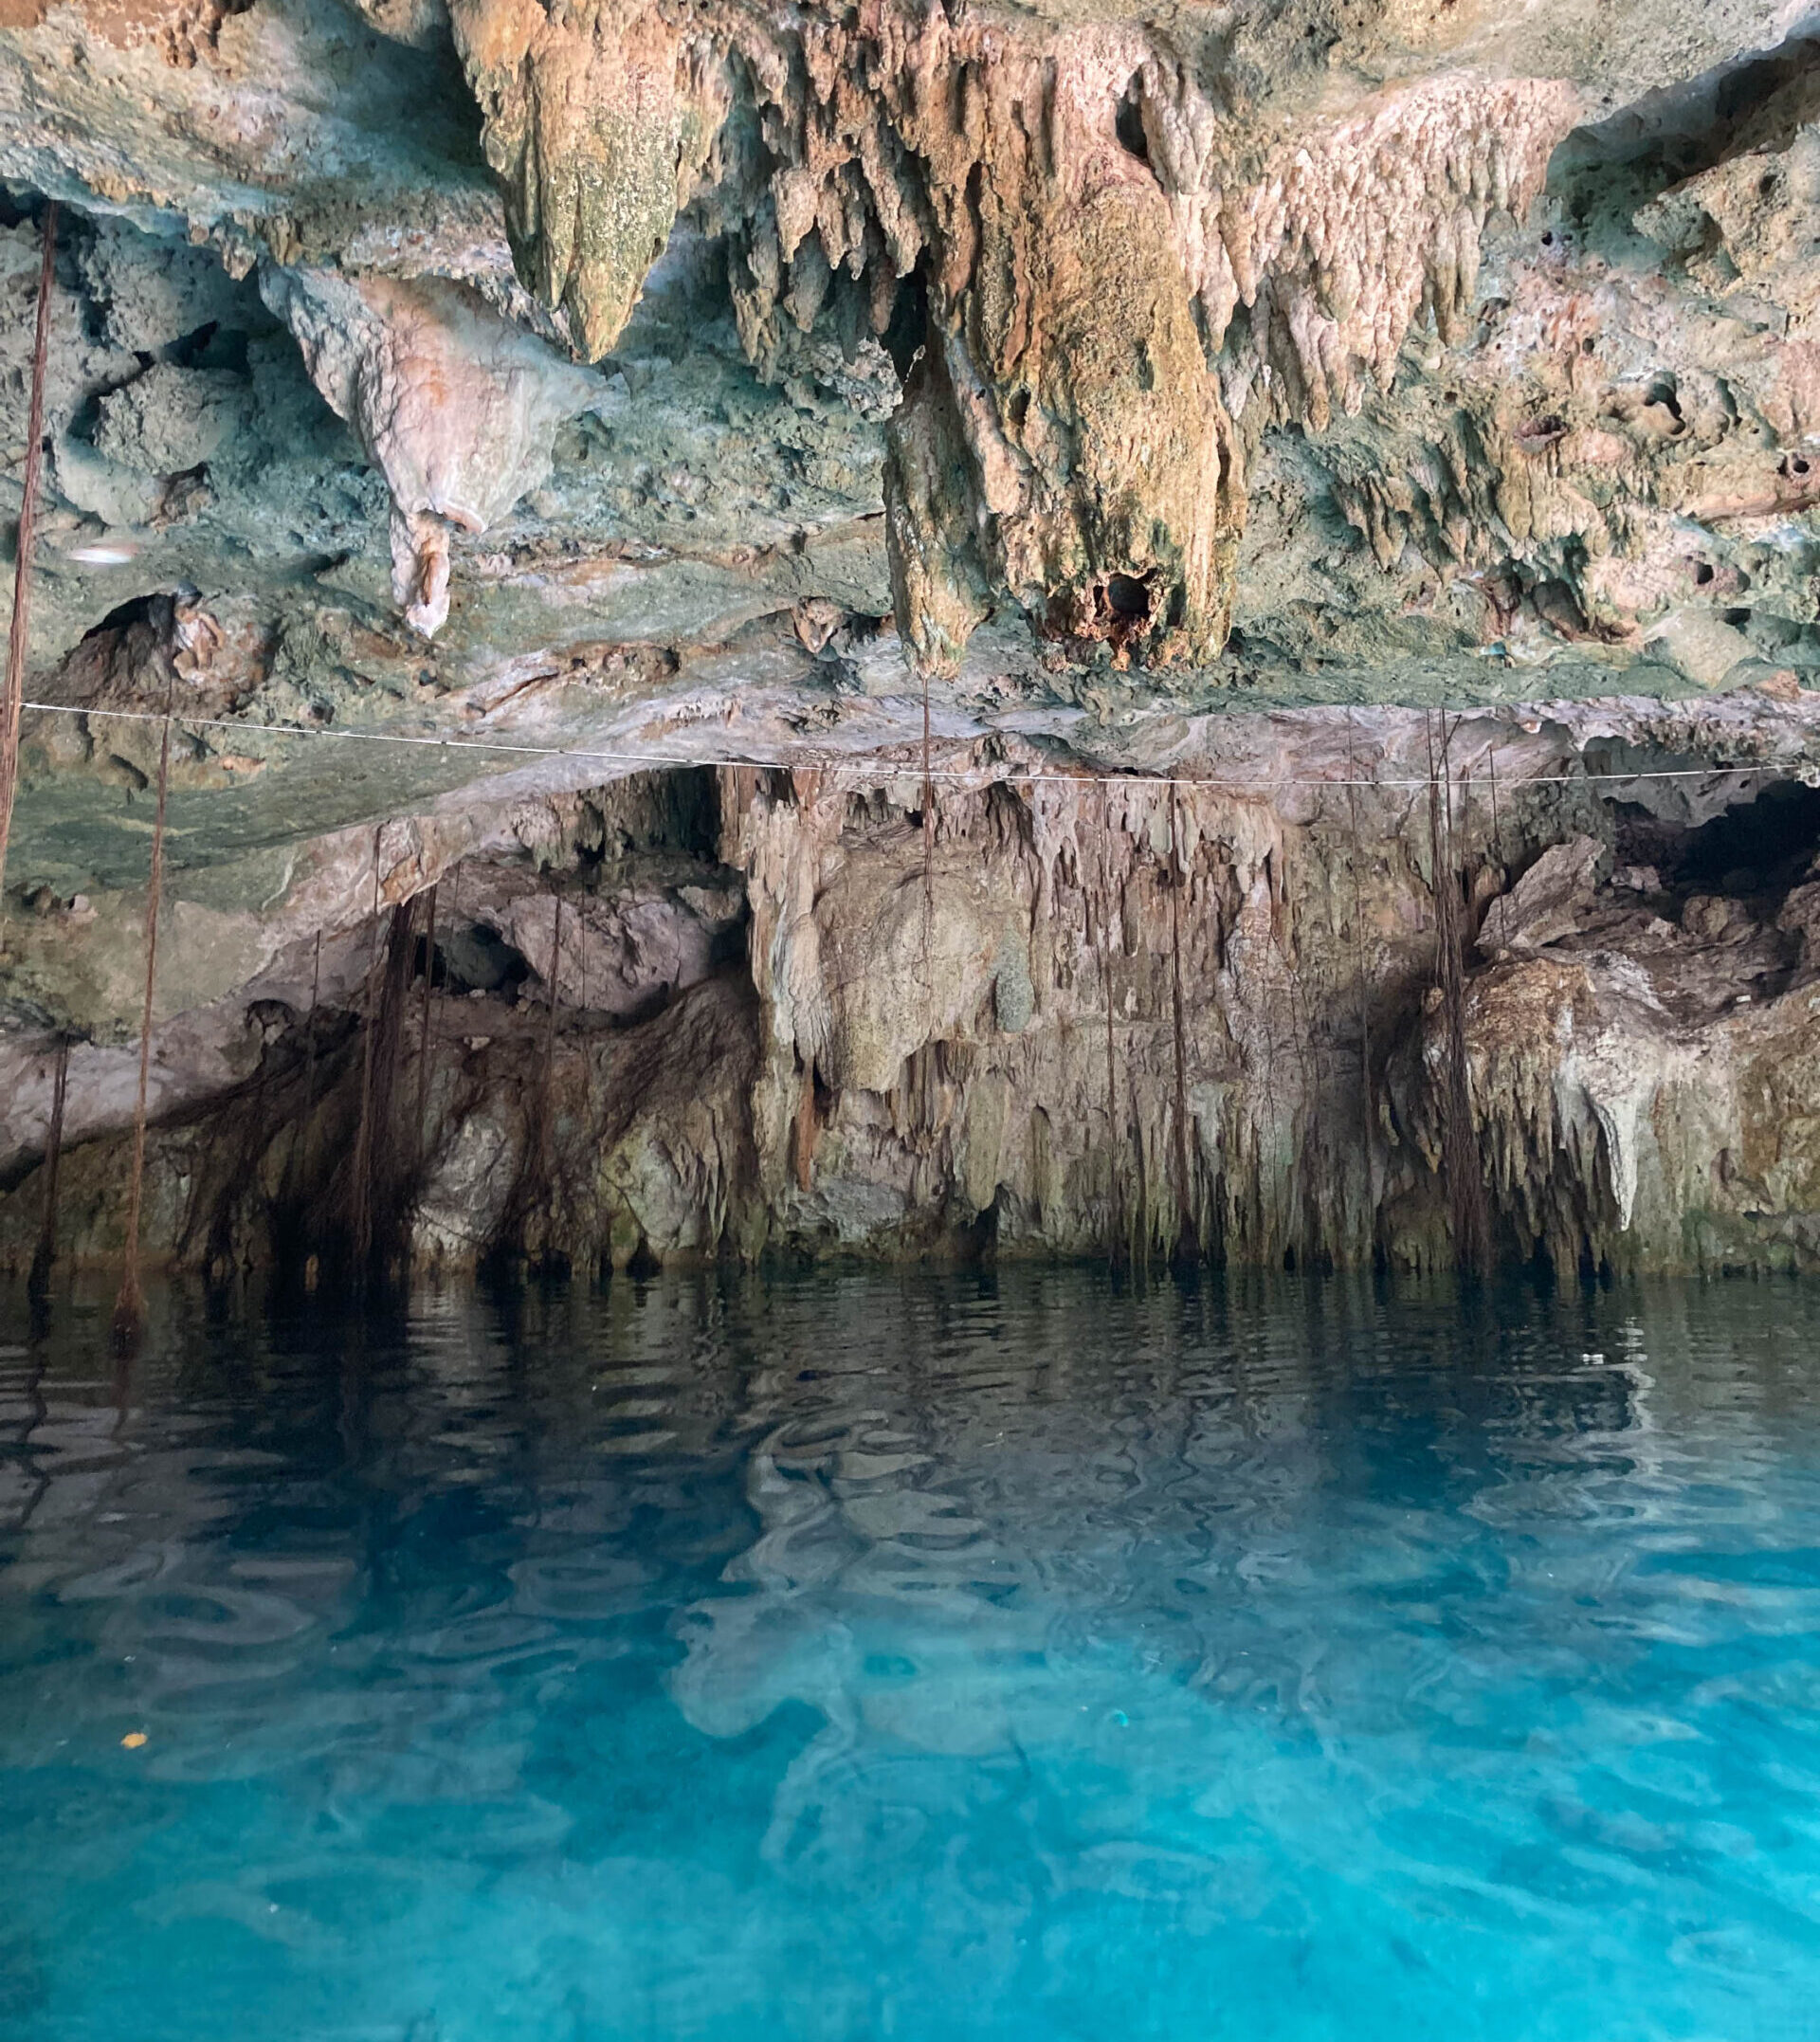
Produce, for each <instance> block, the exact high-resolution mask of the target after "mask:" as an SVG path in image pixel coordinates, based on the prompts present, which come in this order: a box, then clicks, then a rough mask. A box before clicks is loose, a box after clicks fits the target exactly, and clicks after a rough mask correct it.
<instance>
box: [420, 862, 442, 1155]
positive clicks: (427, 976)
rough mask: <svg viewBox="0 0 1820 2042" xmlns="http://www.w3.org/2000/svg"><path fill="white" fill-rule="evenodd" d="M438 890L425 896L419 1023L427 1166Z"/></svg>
mask: <svg viewBox="0 0 1820 2042" xmlns="http://www.w3.org/2000/svg"><path fill="white" fill-rule="evenodd" d="M436 891H437V889H436V887H435V886H434V885H433V884H432V885H431V886H430V888H429V890H428V893H426V895H425V896H424V999H423V1006H422V1008H421V1009H420V1010H419V1013H418V1021H417V1128H416V1150H415V1155H416V1162H417V1167H418V1168H419V1169H420V1170H421V1169H422V1168H423V1165H424V1139H425V1127H426V1123H427V1119H428V1112H429V995H430V992H431V981H432V980H433V979H434V978H435V976H436Z"/></svg>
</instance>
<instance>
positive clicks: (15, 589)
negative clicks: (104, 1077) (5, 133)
mask: <svg viewBox="0 0 1820 2042" xmlns="http://www.w3.org/2000/svg"><path fill="white" fill-rule="evenodd" d="M44 239H45V246H44V256H43V259H42V263H41V266H40V268H39V271H38V323H37V326H36V328H35V329H34V332H33V337H32V346H31V395H30V397H29V399H28V400H27V406H26V472H25V476H24V481H23V488H22V491H21V494H20V500H19V528H18V536H17V538H16V540H15V543H14V547H13V564H12V626H11V629H10V630H9V632H8V634H7V692H6V699H5V701H4V702H0V929H4V927H5V924H6V898H7V851H8V848H9V845H10V844H11V841H12V804H13V799H14V796H15V795H16V794H17V793H18V791H19V718H20V711H21V706H22V704H23V702H24V701H25V694H26V655H27V650H28V649H29V643H30V637H31V616H30V611H31V573H32V557H33V550H34V545H35V542H36V534H37V520H38V483H39V477H40V475H41V474H42V472H43V469H44V458H45V447H44V441H45V356H46V355H47V354H48V352H49V348H50V301H51V295H52V292H53V291H54V290H55V288H56V283H57V201H56V200H55V199H54V198H53V199H46V200H45V225H44Z"/></svg>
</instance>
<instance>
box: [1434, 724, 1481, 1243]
mask: <svg viewBox="0 0 1820 2042" xmlns="http://www.w3.org/2000/svg"><path fill="white" fill-rule="evenodd" d="M1444 718H1445V712H1444ZM1428 738H1429V847H1430V851H1431V855H1432V861H1433V895H1434V917H1435V971H1436V981H1437V984H1438V985H1439V988H1440V992H1441V1010H1442V1021H1443V1026H1444V1028H1445V1030H1446V1039H1445V1042H1444V1045H1443V1048H1442V1065H1443V1083H1442V1099H1441V1106H1442V1111H1441V1128H1442V1137H1441V1166H1442V1172H1443V1175H1444V1176H1445V1178H1446V1182H1447V1211H1448V1215H1449V1217H1450V1220H1451V1222H1452V1229H1453V1253H1454V1261H1455V1263H1456V1264H1457V1266H1458V1267H1460V1268H1462V1269H1464V1270H1466V1271H1468V1272H1479V1271H1482V1270H1483V1268H1484V1267H1485V1265H1486V1262H1487V1260H1488V1257H1489V1251H1490V1240H1489V1236H1490V1223H1489V1220H1488V1218H1487V1214H1486V1210H1485V1187H1484V1174H1483V1168H1482V1166H1481V1163H1480V1158H1479V1146H1478V1141H1477V1139H1476V1137H1475V1134H1474V1131H1473V1121H1472V1085H1471V1078H1470V1072H1469V1067H1468V1065H1467V1062H1466V983H1465V957H1464V955H1463V936H1462V931H1461V926H1460V921H1461V916H1460V908H1461V898H1460V873H1459V866H1458V864H1457V862H1456V858H1455V851H1454V844H1453V834H1452V828H1451V823H1452V811H1453V803H1452V793H1451V778H1452V775H1451V770H1450V766H1449V761H1448V757H1447V754H1448V747H1449V744H1450V741H1451V734H1450V733H1449V732H1448V730H1447V725H1446V722H1445V720H1444V722H1443V725H1442V742H1441V746H1440V752H1439V757H1438V758H1437V756H1436V747H1435V742H1434V727H1433V722H1432V720H1431V719H1430V720H1429V725H1428ZM1444 777H1445V778H1446V779H1447V783H1448V785H1447V792H1446V794H1445V798H1444V793H1443V784H1442V783H1443V779H1444Z"/></svg>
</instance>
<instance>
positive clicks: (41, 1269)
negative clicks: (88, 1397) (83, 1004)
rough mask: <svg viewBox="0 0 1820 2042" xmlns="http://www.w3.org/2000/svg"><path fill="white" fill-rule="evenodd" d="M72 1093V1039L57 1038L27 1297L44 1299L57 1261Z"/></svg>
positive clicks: (66, 1037)
mask: <svg viewBox="0 0 1820 2042" xmlns="http://www.w3.org/2000/svg"><path fill="white" fill-rule="evenodd" d="M68 1092H69V1037H68V1036H67V1035H59V1036H58V1038H57V1068H56V1076H55V1078H54V1080H53V1081H52V1085H51V1094H50V1135H49V1139H48V1140H46V1141H45V1207H44V1212H43V1215H42V1216H41V1218H40V1220H39V1222H38V1248H37V1251H36V1253H35V1254H34V1255H33V1256H32V1258H31V1274H30V1276H29V1277H28V1278H27V1282H26V1295H27V1297H30V1298H42V1297H43V1296H44V1294H45V1290H46V1288H47V1287H48V1286H49V1283H50V1271H51V1265H52V1264H53V1263H54V1262H55V1261H56V1260H57V1176H58V1172H59V1170H60V1168H61V1166H62V1163H63V1158H64V1099H65V1098H66V1097H67V1095H68Z"/></svg>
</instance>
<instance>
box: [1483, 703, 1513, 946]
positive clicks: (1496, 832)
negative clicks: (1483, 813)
mask: <svg viewBox="0 0 1820 2042" xmlns="http://www.w3.org/2000/svg"><path fill="white" fill-rule="evenodd" d="M1485 771H1486V773H1487V775H1489V777H1490V780H1491V862H1492V864H1493V865H1494V866H1497V868H1498V884H1499V893H1498V898H1497V899H1496V901H1494V902H1492V907H1491V913H1492V920H1493V925H1494V926H1495V928H1496V930H1497V935H1498V940H1499V942H1500V943H1503V942H1506V941H1508V939H1509V931H1510V901H1509V897H1508V895H1507V893H1506V892H1505V891H1504V886H1503V882H1504V877H1505V875H1506V874H1507V873H1508V871H1509V869H1510V867H1509V866H1508V865H1507V864H1506V863H1505V861H1504V826H1503V824H1502V822H1501V820H1500V818H1499V814H1498V747H1497V745H1496V744H1495V743H1494V744H1493V745H1492V747H1491V750H1490V753H1489V755H1488V756H1487V757H1486V760H1485Z"/></svg>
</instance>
